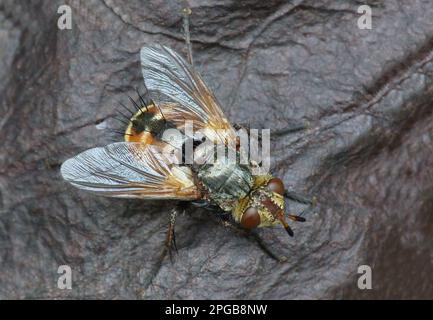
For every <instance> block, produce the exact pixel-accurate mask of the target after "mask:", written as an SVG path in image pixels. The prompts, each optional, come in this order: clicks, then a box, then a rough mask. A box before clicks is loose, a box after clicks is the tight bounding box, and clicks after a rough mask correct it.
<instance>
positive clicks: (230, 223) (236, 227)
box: [212, 215, 287, 262]
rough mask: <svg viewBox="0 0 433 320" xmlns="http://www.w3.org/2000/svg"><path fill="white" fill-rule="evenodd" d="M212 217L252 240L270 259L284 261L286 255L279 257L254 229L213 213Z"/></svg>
mask: <svg viewBox="0 0 433 320" xmlns="http://www.w3.org/2000/svg"><path fill="white" fill-rule="evenodd" d="M212 218H213V219H214V220H216V222H218V223H219V224H220V225H222V226H223V227H225V228H228V229H230V230H232V231H234V232H236V233H237V234H239V235H241V236H244V237H247V238H248V239H251V240H254V241H255V242H256V243H257V244H258V245H259V247H260V248H261V249H262V250H263V251H264V252H265V253H266V254H267V255H268V256H269V257H271V258H272V259H274V260H276V261H278V262H286V261H287V258H286V257H281V256H278V255H277V254H275V253H274V252H272V250H271V249H270V248H269V247H268V246H267V245H266V243H265V242H264V241H263V239H262V238H261V237H260V236H259V235H258V234H257V233H256V232H255V231H254V230H247V229H244V228H242V227H241V226H239V225H238V224H237V223H235V222H233V221H231V220H229V219H222V218H221V217H218V218H215V217H214V215H212Z"/></svg>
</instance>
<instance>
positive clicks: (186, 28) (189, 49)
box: [182, 7, 194, 66]
mask: <svg viewBox="0 0 433 320" xmlns="http://www.w3.org/2000/svg"><path fill="white" fill-rule="evenodd" d="M191 13H192V11H191V9H190V8H188V7H185V8H183V9H182V15H183V32H184V34H185V44H186V49H187V52H188V62H189V64H190V65H191V66H193V65H194V61H193V60H192V46H191V36H190V33H189V16H190V15H191Z"/></svg>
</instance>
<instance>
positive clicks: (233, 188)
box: [197, 161, 254, 211]
mask: <svg viewBox="0 0 433 320" xmlns="http://www.w3.org/2000/svg"><path fill="white" fill-rule="evenodd" d="M197 177H198V179H199V181H200V183H201V184H202V186H203V187H204V189H205V190H206V194H207V197H208V198H209V200H210V201H211V202H213V203H215V204H217V205H218V206H219V207H220V208H221V209H223V210H224V211H231V210H232V209H233V206H234V205H236V203H237V202H238V200H239V199H241V198H243V197H245V196H246V195H247V194H248V193H249V192H250V191H251V189H252V187H253V184H254V178H253V176H252V175H251V172H250V169H249V167H248V166H244V165H240V164H238V163H236V162H227V161H216V162H215V163H214V164H205V165H201V166H199V168H198V172H197Z"/></svg>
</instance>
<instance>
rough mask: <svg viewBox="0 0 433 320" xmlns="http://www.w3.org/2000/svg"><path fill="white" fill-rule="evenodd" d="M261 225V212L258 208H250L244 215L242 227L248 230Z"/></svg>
mask: <svg viewBox="0 0 433 320" xmlns="http://www.w3.org/2000/svg"><path fill="white" fill-rule="evenodd" d="M259 224H260V215H259V211H258V210H257V209H256V208H253V207H249V208H248V209H247V210H245V212H244V214H243V215H242V219H241V225H242V227H244V228H246V229H254V228H255V227H257V226H258V225H259Z"/></svg>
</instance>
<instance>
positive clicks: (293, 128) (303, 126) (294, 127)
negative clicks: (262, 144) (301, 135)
mask: <svg viewBox="0 0 433 320" xmlns="http://www.w3.org/2000/svg"><path fill="white" fill-rule="evenodd" d="M309 128H310V123H309V122H308V121H304V122H299V123H292V124H290V125H288V126H287V127H285V128H282V129H279V130H272V131H271V139H275V138H278V137H281V136H284V135H286V134H289V133H295V132H298V131H302V130H307V129H309Z"/></svg>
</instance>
